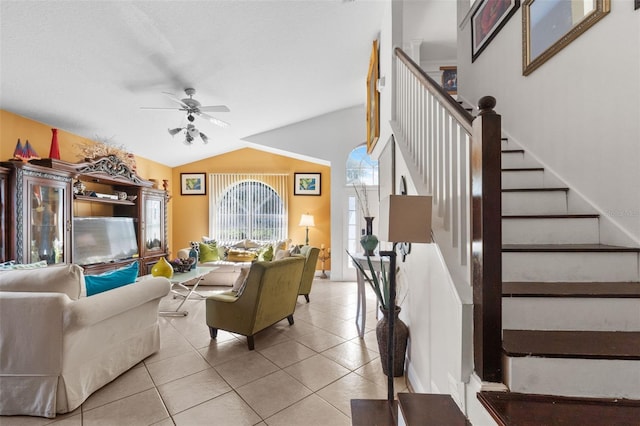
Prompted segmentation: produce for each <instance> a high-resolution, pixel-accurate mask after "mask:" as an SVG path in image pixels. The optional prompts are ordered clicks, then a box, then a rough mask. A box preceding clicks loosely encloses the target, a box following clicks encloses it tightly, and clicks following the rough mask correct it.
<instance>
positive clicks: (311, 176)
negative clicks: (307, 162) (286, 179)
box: [293, 173, 321, 195]
mask: <svg viewBox="0 0 640 426" xmlns="http://www.w3.org/2000/svg"><path fill="white" fill-rule="evenodd" d="M293 176H294V177H293V195H320V190H321V186H320V185H321V182H320V178H321V174H320V173H294V175H293Z"/></svg>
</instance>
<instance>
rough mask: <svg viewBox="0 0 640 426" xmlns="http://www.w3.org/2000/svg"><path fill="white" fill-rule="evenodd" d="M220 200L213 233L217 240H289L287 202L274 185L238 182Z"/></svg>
mask: <svg viewBox="0 0 640 426" xmlns="http://www.w3.org/2000/svg"><path fill="white" fill-rule="evenodd" d="M216 198H217V200H216V202H215V214H214V218H213V226H212V233H211V237H213V238H215V239H216V240H218V241H229V240H240V239H253V240H263V241H265V240H268V241H273V240H282V239H285V238H286V236H287V213H286V206H285V202H284V200H283V199H282V198H281V197H280V195H278V192H277V191H276V190H274V189H273V188H272V187H271V186H270V185H268V184H266V183H264V182H260V181H258V180H242V181H236V182H233V183H231V184H229V185H228V186H225V187H224V188H223V189H222V190H221V191H220V192H219V194H218V196H217V197H216Z"/></svg>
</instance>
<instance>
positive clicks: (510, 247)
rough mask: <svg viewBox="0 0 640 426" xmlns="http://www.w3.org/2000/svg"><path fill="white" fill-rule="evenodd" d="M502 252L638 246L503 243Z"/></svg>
mask: <svg viewBox="0 0 640 426" xmlns="http://www.w3.org/2000/svg"><path fill="white" fill-rule="evenodd" d="M502 252H617V253H624V252H631V253H633V252H640V248H638V247H623V246H612V245H607V244H503V245H502Z"/></svg>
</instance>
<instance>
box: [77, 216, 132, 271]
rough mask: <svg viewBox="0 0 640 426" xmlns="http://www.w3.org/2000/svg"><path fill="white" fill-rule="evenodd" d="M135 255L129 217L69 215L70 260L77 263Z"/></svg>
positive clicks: (103, 260) (86, 263) (93, 262)
mask: <svg viewBox="0 0 640 426" xmlns="http://www.w3.org/2000/svg"><path fill="white" fill-rule="evenodd" d="M133 257H138V240H137V238H136V231H135V227H134V222H133V218H131V217H76V218H74V219H73V262H74V263H77V264H78V265H91V264H95V263H106V262H113V261H117V260H123V259H131V258H133Z"/></svg>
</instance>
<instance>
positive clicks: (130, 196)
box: [127, 195, 138, 201]
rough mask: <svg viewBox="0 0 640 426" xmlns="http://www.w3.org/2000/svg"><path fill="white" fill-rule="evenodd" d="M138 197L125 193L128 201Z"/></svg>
mask: <svg viewBox="0 0 640 426" xmlns="http://www.w3.org/2000/svg"><path fill="white" fill-rule="evenodd" d="M137 198H138V196H137V195H127V200H129V201H135V200H136V199H137Z"/></svg>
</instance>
